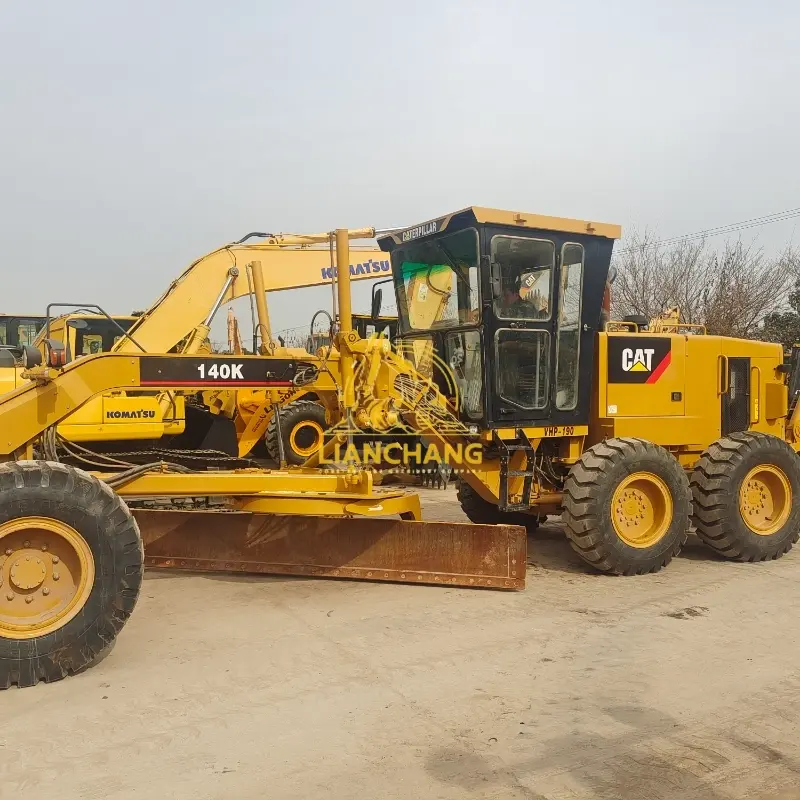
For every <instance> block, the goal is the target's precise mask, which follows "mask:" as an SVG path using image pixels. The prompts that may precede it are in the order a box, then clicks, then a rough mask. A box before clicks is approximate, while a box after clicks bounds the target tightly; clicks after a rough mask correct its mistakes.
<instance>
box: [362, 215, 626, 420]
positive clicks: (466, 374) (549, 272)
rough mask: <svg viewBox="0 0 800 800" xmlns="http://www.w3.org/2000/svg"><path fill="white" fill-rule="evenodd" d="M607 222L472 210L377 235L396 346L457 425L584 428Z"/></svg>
mask: <svg viewBox="0 0 800 800" xmlns="http://www.w3.org/2000/svg"><path fill="white" fill-rule="evenodd" d="M620 232H621V231H620V228H619V226H617V225H608V224H601V223H592V222H583V221H580V220H572V219H562V218H558V217H546V216H541V215H535V214H519V213H515V212H510V211H498V210H495V209H488V208H478V207H472V208H467V209H464V210H462V211H457V212H455V213H453V214H450V215H448V216H445V217H440V218H438V219H434V220H430V221H428V222H424V223H422V224H421V225H417V226H414V227H412V228H408V229H406V230H402V231H395V232H393V233H391V234H389V235H387V236H384V237H382V238H381V239H379V241H378V243H379V245H380V247H381V249H383V250H385V251H388V252H389V253H390V254H391V261H392V274H393V279H394V282H395V293H396V296H397V308H398V315H399V327H400V330H399V335H400V347H401V349H402V351H403V352H404V354H405V356H406V358H408V359H409V360H410V361H411V362H412V363H413V364H414V366H415V367H416V368H417V369H418V370H419V371H420V372H422V373H423V374H427V375H428V376H430V377H432V378H433V379H434V380H435V381H436V383H437V385H438V386H439V388H440V390H442V391H443V392H445V393H446V394H448V395H449V396H450V397H452V398H454V399H455V398H457V403H458V411H459V415H460V417H461V419H462V421H464V422H467V423H474V424H475V425H477V426H480V427H488V428H501V427H526V426H537V427H538V426H569V425H585V424H588V421H589V405H590V401H591V387H592V380H591V376H592V370H593V361H594V352H595V347H594V335H595V333H596V332H597V331H598V330H600V327H601V311H602V304H603V296H604V292H605V288H606V279H607V277H608V270H609V265H610V262H611V252H612V248H613V244H614V240H615V239H618V238H619V236H620Z"/></svg>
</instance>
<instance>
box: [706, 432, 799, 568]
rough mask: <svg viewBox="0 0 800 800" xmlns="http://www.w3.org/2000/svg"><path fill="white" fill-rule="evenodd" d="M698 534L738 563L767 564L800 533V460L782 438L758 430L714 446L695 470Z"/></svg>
mask: <svg viewBox="0 0 800 800" xmlns="http://www.w3.org/2000/svg"><path fill="white" fill-rule="evenodd" d="M691 487H692V496H693V499H694V513H693V517H692V520H693V522H694V526H695V528H696V529H697V535H698V536H699V537H700V539H701V540H702V541H703V543H704V544H706V545H708V547H710V548H711V549H712V550H714V551H715V552H716V553H719V555H721V556H723V557H724V558H728V559H731V560H733V561H766V560H769V559H774V558H780V557H781V556H782V555H783V554H784V553H788V552H789V550H791V549H792V545H793V544H794V543H795V542H796V541H797V537H798V532H800V460H798V456H797V454H796V453H795V452H794V450H792V448H791V447H789V445H788V444H786V442H784V441H783V440H782V439H778V438H777V437H775V436H770V435H769V434H766V433H759V432H756V431H744V432H741V433H732V434H730V435H729V436H725V437H723V438H721V439H717V441H716V442H714V443H713V444H711V445H710V446H709V447H708V449H707V450H706V451H705V453H703V455H702V457H701V458H700V460H699V461H698V462H697V465H696V466H695V468H694V471H693V472H692V479H691Z"/></svg>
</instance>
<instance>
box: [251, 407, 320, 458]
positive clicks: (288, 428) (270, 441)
mask: <svg viewBox="0 0 800 800" xmlns="http://www.w3.org/2000/svg"><path fill="white" fill-rule="evenodd" d="M326 429H327V422H326V420H325V409H324V408H323V407H322V406H321V405H320V404H319V403H315V402H314V401H313V400H295V401H294V402H293V403H287V404H286V405H285V406H282V407H281V437H282V439H283V455H284V458H285V459H286V463H287V464H292V465H294V466H299V465H300V464H303V463H304V462H305V461H306V460H307V459H308V458H310V457H311V456H312V455H313V454H314V453H316V452H317V451H318V450H319V447H320V445H321V443H322V440H323V438H324V436H325V431H326ZM264 443H265V444H266V446H267V452H268V453H269V455H270V458H272V459H273V460H274V461H280V449H279V447H278V421H277V418H276V416H275V414H273V415H272V417H270V420H269V425H268V426H267V432H266V434H265V436H264Z"/></svg>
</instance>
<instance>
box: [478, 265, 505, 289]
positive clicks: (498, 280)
mask: <svg viewBox="0 0 800 800" xmlns="http://www.w3.org/2000/svg"><path fill="white" fill-rule="evenodd" d="M481 266H482V267H483V269H484V270H485V271H486V272H488V273H489V284H490V285H491V287H492V297H494V298H498V297H502V296H503V272H502V270H501V269H500V264H499V263H498V262H497V261H492V260H491V259H490V258H489V256H481Z"/></svg>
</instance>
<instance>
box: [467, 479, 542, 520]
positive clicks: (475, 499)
mask: <svg viewBox="0 0 800 800" xmlns="http://www.w3.org/2000/svg"><path fill="white" fill-rule="evenodd" d="M456 497H458V502H459V503H460V504H461V510H462V511H463V512H464V513H465V514H466V515H467V519H469V521H470V522H474V523H476V524H478V525H522V526H523V527H524V528H527V529H528V532H529V533H530V532H531V531H534V530H536V528H538V527H539V522H540V518H539V517H538V516H536V514H523V513H520V512H508V511H501V510H500V509H499V508H498V507H497V506H496V505H495V504H494V503H490V502H488V501H487V500H484V499H483V498H482V497H481V496H480V495H479V494H478V493H477V492H476V491H475V490H474V489H473V488H472V487H471V486H470V485H469V484H468V483H465V482H464V481H462V480H459V481H458V482H457V484H456Z"/></svg>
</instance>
